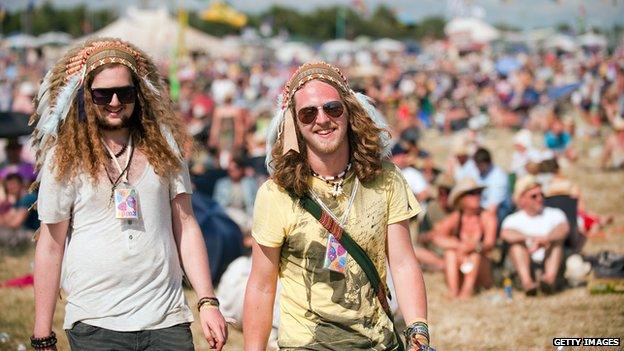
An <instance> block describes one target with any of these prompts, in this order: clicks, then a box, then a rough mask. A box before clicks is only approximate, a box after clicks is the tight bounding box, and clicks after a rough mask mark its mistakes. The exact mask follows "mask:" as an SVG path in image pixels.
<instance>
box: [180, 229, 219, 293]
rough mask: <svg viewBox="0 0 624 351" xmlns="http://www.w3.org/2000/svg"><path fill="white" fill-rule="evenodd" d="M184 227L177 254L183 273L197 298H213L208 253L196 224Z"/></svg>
mask: <svg viewBox="0 0 624 351" xmlns="http://www.w3.org/2000/svg"><path fill="white" fill-rule="evenodd" d="M193 222H194V223H190V224H188V225H187V226H186V228H185V232H184V233H182V235H180V241H179V243H178V252H179V256H180V260H181V263H182V267H183V268H184V272H185V273H186V276H187V277H188V279H189V281H190V282H191V285H192V286H193V290H195V293H196V294H197V296H198V297H200V298H201V297H207V296H210V297H212V296H215V293H214V288H213V286H212V280H211V277H210V265H209V263H208V252H207V251H206V244H205V242H204V238H203V237H202V233H201V230H200V229H199V226H198V225H197V222H195V221H193Z"/></svg>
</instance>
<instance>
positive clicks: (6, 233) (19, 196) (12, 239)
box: [0, 173, 39, 246]
mask: <svg viewBox="0 0 624 351" xmlns="http://www.w3.org/2000/svg"><path fill="white" fill-rule="evenodd" d="M3 186H4V198H3V199H0V242H1V243H6V244H8V245H9V246H14V245H15V244H18V243H19V242H21V241H25V240H28V239H30V238H31V237H32V235H33V233H34V231H35V230H37V228H39V220H38V218H37V212H36V211H30V212H29V211H28V209H29V208H30V207H31V206H32V205H33V204H34V203H35V202H36V201H37V195H36V194H29V193H28V190H27V189H26V184H24V180H23V179H22V176H21V175H19V174H18V173H11V174H9V175H7V176H6V178H5V179H4V181H3Z"/></svg>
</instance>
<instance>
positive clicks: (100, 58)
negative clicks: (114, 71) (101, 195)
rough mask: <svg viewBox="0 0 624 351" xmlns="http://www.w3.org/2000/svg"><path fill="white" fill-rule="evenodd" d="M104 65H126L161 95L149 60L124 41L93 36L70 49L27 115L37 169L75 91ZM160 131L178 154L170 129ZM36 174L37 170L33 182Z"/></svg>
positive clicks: (156, 75)
mask: <svg viewBox="0 0 624 351" xmlns="http://www.w3.org/2000/svg"><path fill="white" fill-rule="evenodd" d="M106 64H121V65H124V66H126V67H128V68H129V69H130V70H131V71H132V72H133V73H134V75H135V76H136V77H137V78H138V79H139V80H140V81H141V83H142V85H143V86H145V87H146V88H147V89H149V90H150V91H151V92H152V93H153V94H155V95H156V96H162V95H164V91H163V88H162V86H161V84H160V82H159V77H158V74H157V73H156V72H155V71H154V69H153V68H150V66H152V65H150V61H149V59H148V58H147V57H146V55H145V54H144V53H142V52H141V51H140V50H138V49H136V48H135V47H134V46H132V45H131V44H129V43H127V42H124V41H122V40H119V39H113V38H97V39H92V40H89V41H87V42H86V43H84V44H83V45H81V46H79V47H77V48H74V49H73V50H70V51H69V52H68V53H67V54H66V55H65V56H64V57H63V58H62V59H61V60H59V62H58V63H57V64H56V65H55V66H54V67H53V68H52V69H51V70H50V71H48V73H47V74H46V75H45V77H44V78H43V81H42V83H41V86H40V88H39V93H38V94H37V97H36V99H35V109H36V111H35V113H34V114H33V115H32V116H31V118H30V121H29V124H30V125H32V124H35V130H34V131H33V134H32V146H33V148H34V150H35V152H36V154H35V157H36V165H35V166H36V169H37V170H40V169H41V167H42V165H43V162H44V160H45V159H46V157H47V154H48V152H49V151H50V150H51V148H52V147H53V146H54V145H55V144H56V138H57V137H58V131H59V126H60V125H61V124H62V123H63V121H64V120H65V118H66V117H67V115H68V113H69V111H70V108H71V106H72V104H73V103H74V101H75V99H76V97H77V95H78V93H79V92H80V93H82V91H83V89H84V84H85V80H86V78H87V77H88V75H89V74H90V73H91V72H93V70H95V69H97V68H98V67H100V66H103V65H106ZM81 95H82V94H81ZM80 99H82V96H80ZM78 106H79V109H80V106H82V109H84V104H82V105H81V104H80V101H79V104H78ZM81 113H83V112H81ZM161 132H162V134H163V136H164V137H165V139H166V140H167V142H168V143H169V146H170V147H171V149H172V151H173V152H174V153H175V154H176V155H178V156H180V149H179V147H178V145H177V143H176V142H175V139H174V138H173V136H172V133H171V131H170V130H168V128H166V127H165V126H161ZM40 177H41V172H39V176H38V178H37V182H36V183H38V181H39V180H40ZM36 183H35V184H36Z"/></svg>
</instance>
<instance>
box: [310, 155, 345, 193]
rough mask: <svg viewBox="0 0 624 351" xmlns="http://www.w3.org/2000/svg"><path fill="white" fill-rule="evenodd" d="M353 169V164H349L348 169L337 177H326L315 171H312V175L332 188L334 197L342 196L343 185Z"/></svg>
mask: <svg viewBox="0 0 624 351" xmlns="http://www.w3.org/2000/svg"><path fill="white" fill-rule="evenodd" d="M350 169H351V162H349V163H347V168H345V170H344V171H342V172H340V173H338V175H336V176H331V177H325V176H322V175H320V174H318V173H316V172H314V171H312V175H313V176H315V177H317V178H318V179H320V180H322V181H324V182H325V183H327V184H329V185H331V186H332V190H331V194H332V196H333V197H336V196H338V195H341V194H342V190H343V189H342V185H343V184H344V181H345V179H346V178H347V173H349V170H350Z"/></svg>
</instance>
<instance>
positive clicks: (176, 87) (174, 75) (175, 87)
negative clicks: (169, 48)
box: [169, 8, 188, 101]
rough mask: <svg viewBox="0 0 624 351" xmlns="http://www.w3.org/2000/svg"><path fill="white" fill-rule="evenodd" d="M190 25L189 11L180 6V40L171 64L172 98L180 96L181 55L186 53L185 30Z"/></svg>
mask: <svg viewBox="0 0 624 351" xmlns="http://www.w3.org/2000/svg"><path fill="white" fill-rule="evenodd" d="M187 26H188V13H187V12H186V10H184V9H182V8H180V9H179V10H178V40H177V43H176V46H175V49H174V51H173V53H172V55H171V64H170V65H169V95H170V96H171V100H173V101H178V99H179V98H180V80H179V79H178V68H179V61H180V57H182V56H184V55H186V40H185V36H184V32H185V31H186V27H187Z"/></svg>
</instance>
